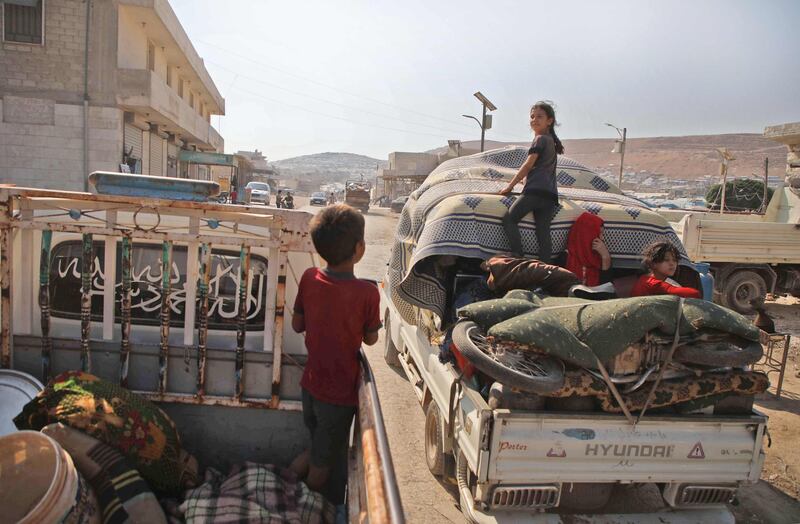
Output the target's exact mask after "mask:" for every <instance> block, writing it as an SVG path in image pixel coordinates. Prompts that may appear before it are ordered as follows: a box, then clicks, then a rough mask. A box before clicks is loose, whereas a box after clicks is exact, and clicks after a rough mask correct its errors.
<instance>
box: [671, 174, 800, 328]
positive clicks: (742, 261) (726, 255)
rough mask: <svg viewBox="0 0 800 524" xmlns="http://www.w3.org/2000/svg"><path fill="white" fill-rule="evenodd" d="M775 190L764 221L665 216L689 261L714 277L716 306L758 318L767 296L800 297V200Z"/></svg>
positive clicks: (790, 190)
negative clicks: (707, 266)
mask: <svg viewBox="0 0 800 524" xmlns="http://www.w3.org/2000/svg"><path fill="white" fill-rule="evenodd" d="M797 191H798V189H797V188H794V187H790V186H788V185H784V186H781V187H778V188H777V189H775V192H774V193H773V195H772V199H771V200H770V202H769V205H768V206H767V209H766V211H765V212H764V214H763V215H761V214H755V213H753V214H741V213H722V214H721V213H719V212H712V211H683V212H662V213H661V214H662V215H664V216H665V217H666V218H667V219H668V220H670V221H671V223H672V226H673V228H674V229H675V231H676V232H677V234H678V236H679V237H680V239H681V242H683V245H684V246H685V248H686V253H687V254H688V256H689V257H690V258H691V259H692V260H694V261H697V262H706V263H708V264H710V266H711V272H712V273H713V275H714V282H715V287H714V292H715V299H714V300H715V301H717V302H719V303H720V304H724V305H725V306H727V307H729V308H731V309H733V310H735V311H739V312H741V313H752V312H753V311H754V308H753V304H758V303H761V302H763V300H764V298H765V297H766V295H767V293H771V294H774V295H782V294H790V295H793V296H800V230H798V229H797V224H798V221H800V196H798V194H797Z"/></svg>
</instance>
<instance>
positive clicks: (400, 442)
mask: <svg viewBox="0 0 800 524" xmlns="http://www.w3.org/2000/svg"><path fill="white" fill-rule="evenodd" d="M301 204H304V203H303V202H302V201H301ZM303 209H304V210H308V211H316V210H318V209H320V208H310V207H303ZM398 216H399V215H398V214H396V213H391V212H390V211H389V210H388V209H372V210H370V212H369V213H367V215H366V220H367V228H366V242H367V252H366V255H365V257H364V260H363V261H362V262H361V263H360V264H359V265H358V266H356V273H357V275H358V276H360V277H363V278H372V279H375V280H380V279H381V278H382V277H383V275H384V273H385V270H386V264H387V262H388V260H389V252H390V250H391V244H392V240H393V239H394V230H395V227H396V224H397V218H398ZM767 311H768V313H769V315H770V316H771V317H772V318H773V319H774V321H775V324H776V329H777V330H778V331H779V332H782V333H788V334H790V335H791V336H792V341H791V347H790V351H789V355H788V362H787V365H786V374H785V378H784V382H783V390H782V392H781V398H780V399H778V398H777V397H776V388H775V386H776V385H777V382H778V375H777V373H770V380H771V382H772V383H773V387H772V388H770V390H769V391H768V392H767V393H765V394H764V395H762V396H761V397H760V398H759V399H757V406H756V407H757V409H759V410H760V411H762V412H763V413H765V414H766V415H768V416H769V417H770V421H769V433H770V436H771V440H772V444H771V447H769V448H766V461H765V464H764V469H763V472H762V481H761V482H759V483H757V484H756V485H754V486H749V487H746V488H744V489H742V490H740V497H739V501H738V504H737V505H735V506H733V507H732V510H733V512H734V514H735V516H736V519H737V521H739V522H748V523H749V522H752V523H756V524H762V523H763V524H767V523H768V524H783V523H787V524H788V523H795V522H800V502H798V498H800V447H798V446H795V444H796V443H798V437H797V434H798V432H800V378H797V377H796V376H795V370H796V369H797V366H800V359H798V351H799V350H800V300H797V299H793V298H781V299H778V300H776V301H770V302H769V303H768V304H767ZM367 355H368V358H369V361H370V364H371V365H372V368H373V371H374V373H375V376H376V383H377V386H378V392H379V396H380V402H381V406H382V409H383V415H384V420H385V424H386V429H387V433H388V436H389V445H390V448H391V450H392V458H393V462H394V467H395V473H396V476H397V480H398V483H399V486H400V495H401V498H402V501H403V507H404V509H405V513H406V519H407V521H408V522H426V523H428V524H434V523H448V522H458V523H460V522H464V517H463V516H462V514H461V511H460V509H459V508H458V495H457V493H456V490H455V489H454V488H453V487H452V486H450V485H448V484H443V483H440V482H439V481H438V480H437V479H436V478H435V477H433V475H431V474H430V472H429V471H428V468H427V466H426V465H425V459H424V454H423V451H424V448H423V433H424V425H425V417H424V414H423V413H422V409H421V408H420V405H419V403H418V401H417V398H416V396H415V395H414V393H413V391H412V389H411V386H410V384H409V383H408V381H407V380H406V378H405V375H403V373H402V371H398V370H395V369H393V368H391V367H389V366H388V365H386V363H385V362H384V360H383V333H381V339H380V340H379V341H378V343H377V344H376V345H375V346H372V347H370V348H367ZM781 356H782V354H781V353H778V354H776V355H775V357H776V358H778V359H780V357H781ZM765 446H766V443H765ZM654 491H655V490H654V489H647V488H646V487H645V488H622V489H621V490H620V491H619V492H618V493H617V494H616V496H615V499H616V500H615V501H614V502H612V504H610V506H614V507H613V508H612V507H609V508H606V510H607V511H627V510H630V505H629V504H628V502H630V501H637V502H638V503H639V504H640V506H652V505H653V504H659V503H660V502H661V501H660V495H658V493H654ZM623 501H624V502H623ZM633 511H642V509H633Z"/></svg>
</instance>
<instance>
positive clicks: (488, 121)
mask: <svg viewBox="0 0 800 524" xmlns="http://www.w3.org/2000/svg"><path fill="white" fill-rule="evenodd" d="M474 96H475V98H477V99H478V100H480V102H481V105H482V106H483V116H482V118H481V119H480V120H478V119H477V118H475V117H474V116H472V115H461V116H463V117H464V118H471V119H473V120H474V121H476V122H478V126H480V128H481V153H482V152H483V144H484V140H485V138H486V130H487V129H491V128H492V115H487V114H486V110H487V109H488V110H489V111H495V110H497V107H496V106H495V105H494V104H493V103H491V102H490V101H489V99H488V98H486V97H485V96H483V94H482V93H481V92H480V91H478V92H477V93H475V95H474Z"/></svg>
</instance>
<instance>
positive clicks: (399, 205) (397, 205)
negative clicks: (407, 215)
mask: <svg viewBox="0 0 800 524" xmlns="http://www.w3.org/2000/svg"><path fill="white" fill-rule="evenodd" d="M407 201H408V197H407V196H401V197H400V198H395V199H394V200H392V204H391V205H390V206H389V208H390V209H391V210H392V211H394V212H395V213H399V212H401V211H402V210H403V206H404V205H406V202H407Z"/></svg>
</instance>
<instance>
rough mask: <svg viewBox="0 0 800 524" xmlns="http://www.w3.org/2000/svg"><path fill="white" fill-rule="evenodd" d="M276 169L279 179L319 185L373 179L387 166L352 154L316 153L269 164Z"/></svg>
mask: <svg viewBox="0 0 800 524" xmlns="http://www.w3.org/2000/svg"><path fill="white" fill-rule="evenodd" d="M270 164H272V165H273V166H276V167H277V168H278V171H279V172H280V176H281V177H286V178H295V179H305V180H317V181H319V182H320V183H327V182H343V181H344V180H346V179H348V178H353V177H355V178H358V177H359V176H361V175H364V178H368V177H369V178H370V179H372V178H374V177H375V175H376V174H377V169H378V168H385V167H387V166H388V162H387V161H386V160H378V159H377V158H371V157H368V156H364V155H356V154H353V153H317V154H314V155H303V156H296V157H292V158H286V159H283V160H276V161H274V162H270Z"/></svg>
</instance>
